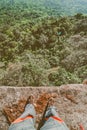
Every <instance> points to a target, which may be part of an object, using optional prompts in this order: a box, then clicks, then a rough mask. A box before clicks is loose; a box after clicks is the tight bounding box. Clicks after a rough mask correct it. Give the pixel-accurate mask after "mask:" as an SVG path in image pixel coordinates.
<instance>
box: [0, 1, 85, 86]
mask: <svg viewBox="0 0 87 130" xmlns="http://www.w3.org/2000/svg"><path fill="white" fill-rule="evenodd" d="M0 59H1V60H0V85H8V86H46V85H48V86H52V85H54V86H58V85H61V84H68V83H81V82H82V81H83V80H84V79H86V78H87V1H86V0H0Z"/></svg>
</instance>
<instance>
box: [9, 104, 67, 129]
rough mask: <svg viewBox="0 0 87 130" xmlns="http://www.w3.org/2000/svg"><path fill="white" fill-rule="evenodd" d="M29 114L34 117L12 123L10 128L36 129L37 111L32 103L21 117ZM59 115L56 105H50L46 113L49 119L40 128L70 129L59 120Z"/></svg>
mask: <svg viewBox="0 0 87 130" xmlns="http://www.w3.org/2000/svg"><path fill="white" fill-rule="evenodd" d="M28 115H31V116H33V117H34V118H29V119H26V120H23V121H21V122H19V123H12V124H11V126H10V127H9V130H36V129H35V127H34V124H35V115H36V112H35V109H34V106H33V105H32V104H28V105H27V106H26V107H25V111H24V113H23V114H22V115H21V116H20V117H19V118H25V117H26V116H28ZM58 117H59V116H58V114H57V112H56V108H55V107H54V106H50V107H49V108H48V109H47V111H46V113H45V118H47V119H48V120H46V121H45V123H44V125H43V126H42V127H41V128H40V130H69V129H68V127H67V126H66V124H65V123H64V122H63V121H61V120H60V121H58V120H57V119H58Z"/></svg>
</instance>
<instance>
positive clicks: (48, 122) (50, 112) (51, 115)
mask: <svg viewBox="0 0 87 130" xmlns="http://www.w3.org/2000/svg"><path fill="white" fill-rule="evenodd" d="M40 130H69V129H68V127H67V126H66V124H65V123H64V121H63V120H62V119H60V118H59V116H58V113H57V110H56V107H55V106H53V104H52V105H51V106H49V107H48V109H47V111H46V114H45V123H44V125H43V126H42V127H41V128H40Z"/></svg>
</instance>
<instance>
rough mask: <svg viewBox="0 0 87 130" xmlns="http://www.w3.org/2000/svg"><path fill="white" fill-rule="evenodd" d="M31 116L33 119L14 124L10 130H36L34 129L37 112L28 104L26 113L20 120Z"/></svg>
mask: <svg viewBox="0 0 87 130" xmlns="http://www.w3.org/2000/svg"><path fill="white" fill-rule="evenodd" d="M29 115H31V116H32V117H33V118H29V119H25V120H22V121H21V122H18V123H12V124H11V125H10V127H9V130H36V129H35V127H34V125H35V116H36V112H35V109H34V106H33V105H32V104H27V106H26V107H25V111H24V112H23V114H22V115H21V116H20V117H19V118H18V119H21V118H26V117H27V116H29Z"/></svg>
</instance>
